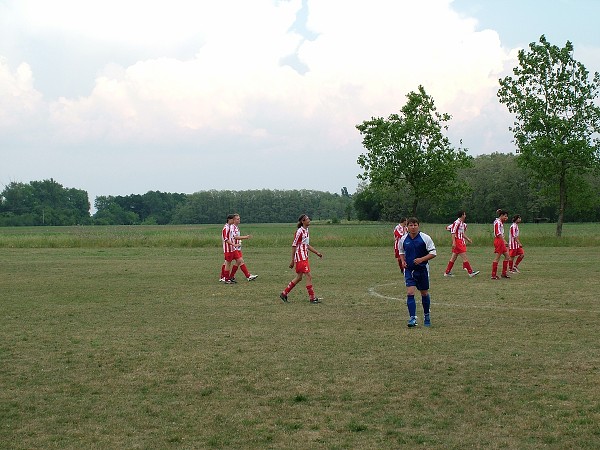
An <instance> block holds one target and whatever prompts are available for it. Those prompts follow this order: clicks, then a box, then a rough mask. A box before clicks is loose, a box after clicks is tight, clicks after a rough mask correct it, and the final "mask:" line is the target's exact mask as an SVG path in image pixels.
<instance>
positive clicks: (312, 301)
mask: <svg viewBox="0 0 600 450" xmlns="http://www.w3.org/2000/svg"><path fill="white" fill-rule="evenodd" d="M310 303H311V304H313V305H315V304H317V303H321V299H320V298H319V297H315V298H313V299H311V300H310Z"/></svg>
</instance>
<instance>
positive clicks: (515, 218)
mask: <svg viewBox="0 0 600 450" xmlns="http://www.w3.org/2000/svg"><path fill="white" fill-rule="evenodd" d="M520 218H521V216H520V215H519V214H515V216H514V217H513V219H512V221H513V222H516V221H517V219H520Z"/></svg>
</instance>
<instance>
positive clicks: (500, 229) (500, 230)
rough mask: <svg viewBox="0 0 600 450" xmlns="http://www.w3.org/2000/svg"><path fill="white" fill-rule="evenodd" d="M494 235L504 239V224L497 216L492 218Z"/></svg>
mask: <svg viewBox="0 0 600 450" xmlns="http://www.w3.org/2000/svg"><path fill="white" fill-rule="evenodd" d="M494 237H501V238H502V239H504V224H503V223H502V221H501V220H500V219H499V218H498V219H496V220H494Z"/></svg>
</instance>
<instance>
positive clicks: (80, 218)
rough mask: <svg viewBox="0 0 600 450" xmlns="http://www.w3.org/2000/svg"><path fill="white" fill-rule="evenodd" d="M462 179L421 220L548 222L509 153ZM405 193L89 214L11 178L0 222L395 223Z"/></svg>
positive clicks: (286, 195) (579, 196)
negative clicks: (460, 214) (460, 187)
mask: <svg viewBox="0 0 600 450" xmlns="http://www.w3.org/2000/svg"><path fill="white" fill-rule="evenodd" d="M460 178H461V179H463V180H464V181H465V189H464V192H462V193H461V195H459V196H454V197H451V198H447V199H445V200H443V201H438V202H437V203H433V202H430V201H428V200H427V199H425V200H424V201H423V202H422V203H421V204H420V205H419V210H418V211H417V216H418V217H419V219H420V220H422V221H424V222H432V223H445V222H451V221H452V220H454V218H455V217H456V213H457V211H459V210H461V209H465V210H466V211H467V220H468V221H469V222H472V223H487V222H490V221H492V220H493V218H494V216H495V211H496V209H498V208H503V209H506V210H508V211H509V215H511V216H512V215H513V214H520V215H521V216H522V217H523V221H525V222H534V221H555V220H556V218H557V211H556V206H555V205H556V201H554V196H556V195H558V194H557V193H556V192H544V191H541V190H540V189H539V187H538V186H536V185H534V184H532V183H531V182H530V177H529V176H528V175H527V173H526V172H525V171H524V170H523V169H521V168H519V167H518V165H517V162H516V157H515V156H514V155H512V154H504V153H494V154H491V155H481V156H477V157H476V158H473V164H472V166H471V167H469V168H466V169H462V170H461V171H460ZM587 181H589V187H586V188H579V189H578V186H577V185H574V186H573V187H572V191H571V192H572V194H571V198H569V199H568V202H569V208H568V210H567V214H566V217H565V221H567V222H597V221H600V177H599V176H597V175H596V176H592V177H590V178H589V179H588V180H587ZM411 202H412V198H411V193H410V191H409V190H408V187H407V189H406V191H405V192H399V191H398V190H389V191H386V190H377V191H376V190H373V189H372V188H371V187H370V186H368V185H360V186H359V188H358V189H357V192H356V193H354V194H352V195H351V194H349V193H348V190H347V188H346V187H341V188H340V193H330V192H322V191H314V190H267V189H262V190H246V191H228V190H225V191H217V190H209V191H200V192H196V193H193V194H181V193H167V192H159V191H149V192H147V193H145V194H131V195H125V196H99V197H97V198H96V200H95V202H94V206H95V209H96V212H95V213H94V214H93V215H91V214H90V202H89V199H88V194H87V192H86V191H84V190H80V189H74V188H65V187H63V186H62V185H61V184H60V183H58V182H57V181H55V180H53V179H50V180H43V181H31V182H29V183H22V182H11V183H10V184H8V185H6V186H5V187H4V190H3V191H2V192H1V193H0V226H53V225H55V226H58V225H62V226H64V225H138V224H147V225H167V224H207V223H221V222H225V218H226V216H227V214H230V213H233V212H236V213H239V214H240V215H241V216H242V220H243V221H244V222H245V223H290V222H295V221H296V220H297V218H298V216H299V215H300V214H303V213H307V214H309V215H310V216H311V217H312V218H313V219H315V220H322V221H331V222H333V223H337V222H339V221H342V220H361V221H365V220H369V221H389V222H395V221H397V220H398V219H399V218H400V217H402V216H406V215H408V211H409V210H410V206H411Z"/></svg>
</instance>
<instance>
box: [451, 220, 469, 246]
mask: <svg viewBox="0 0 600 450" xmlns="http://www.w3.org/2000/svg"><path fill="white" fill-rule="evenodd" d="M465 231H467V224H466V223H464V222H463V221H462V220H460V219H456V220H455V221H454V223H453V224H452V226H451V228H450V233H452V234H453V235H455V236H456V239H458V240H459V241H461V242H462V243H463V244H465V245H466V242H465Z"/></svg>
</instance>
